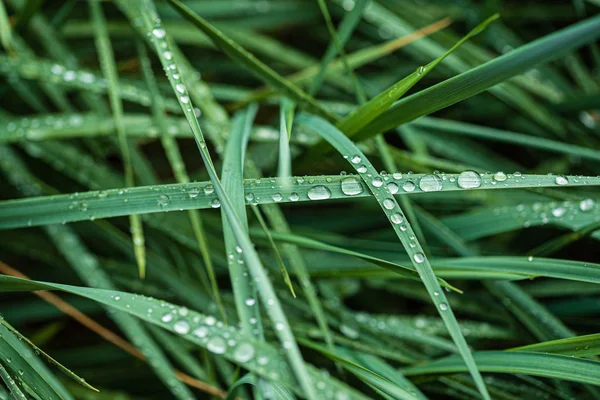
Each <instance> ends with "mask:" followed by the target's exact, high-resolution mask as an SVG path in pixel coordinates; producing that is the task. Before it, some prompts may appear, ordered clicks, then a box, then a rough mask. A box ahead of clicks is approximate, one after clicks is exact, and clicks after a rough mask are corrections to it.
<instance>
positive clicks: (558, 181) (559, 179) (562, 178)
mask: <svg viewBox="0 0 600 400" xmlns="http://www.w3.org/2000/svg"><path fill="white" fill-rule="evenodd" d="M554 182H555V183H556V184H557V185H566V184H568V183H569V178H567V177H566V176H564V175H560V176H557V177H556V178H555V179H554Z"/></svg>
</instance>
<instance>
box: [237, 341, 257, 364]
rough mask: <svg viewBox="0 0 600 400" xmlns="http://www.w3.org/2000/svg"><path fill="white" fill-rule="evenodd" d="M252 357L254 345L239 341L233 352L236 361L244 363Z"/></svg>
mask: <svg viewBox="0 0 600 400" xmlns="http://www.w3.org/2000/svg"><path fill="white" fill-rule="evenodd" d="M252 357H254V346H252V345H251V344H249V343H241V344H240V345H239V346H238V347H237V348H236V349H235V351H234V352H233V359H234V360H235V361H237V362H241V363H245V362H248V361H250V360H252Z"/></svg>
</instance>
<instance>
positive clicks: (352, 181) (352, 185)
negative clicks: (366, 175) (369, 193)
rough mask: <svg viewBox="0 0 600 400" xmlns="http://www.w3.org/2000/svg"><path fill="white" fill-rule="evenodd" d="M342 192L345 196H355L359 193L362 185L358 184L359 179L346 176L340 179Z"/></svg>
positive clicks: (361, 190)
mask: <svg viewBox="0 0 600 400" xmlns="http://www.w3.org/2000/svg"><path fill="white" fill-rule="evenodd" d="M341 186H342V193H344V194H345V195H346V196H356V195H357V194H361V193H362V192H363V187H362V185H361V184H360V181H359V180H358V179H356V178H346V179H344V180H342V183H341Z"/></svg>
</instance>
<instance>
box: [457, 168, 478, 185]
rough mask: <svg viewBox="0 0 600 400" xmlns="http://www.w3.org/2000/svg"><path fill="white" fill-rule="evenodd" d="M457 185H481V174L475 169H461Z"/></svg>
mask: <svg viewBox="0 0 600 400" xmlns="http://www.w3.org/2000/svg"><path fill="white" fill-rule="evenodd" d="M458 186H459V187H461V188H463V189H476V188H478V187H479V186H481V176H479V174H478V173H477V172H475V171H463V172H461V173H460V175H459V176H458Z"/></svg>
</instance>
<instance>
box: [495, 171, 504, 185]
mask: <svg viewBox="0 0 600 400" xmlns="http://www.w3.org/2000/svg"><path fill="white" fill-rule="evenodd" d="M506 178H507V176H506V174H505V173H504V172H502V171H498V172H496V173H495V174H494V180H495V181H497V182H504V181H505V180H506Z"/></svg>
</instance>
